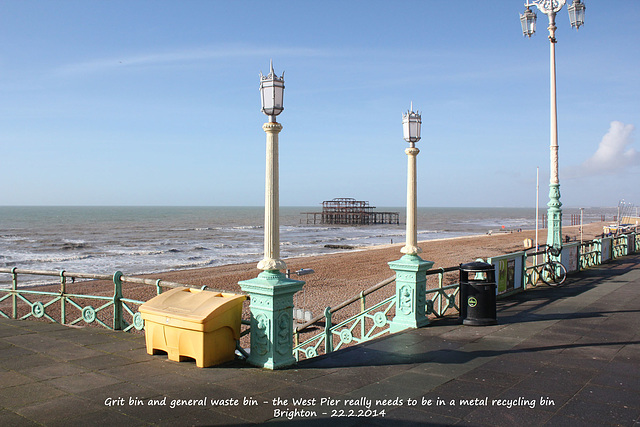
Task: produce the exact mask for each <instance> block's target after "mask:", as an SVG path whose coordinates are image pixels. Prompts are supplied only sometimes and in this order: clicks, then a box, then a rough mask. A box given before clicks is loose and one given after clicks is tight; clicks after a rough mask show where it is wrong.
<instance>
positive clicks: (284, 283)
mask: <svg viewBox="0 0 640 427" xmlns="http://www.w3.org/2000/svg"><path fill="white" fill-rule="evenodd" d="M304 283H305V282H303V281H300V280H292V279H287V277H286V276H285V275H284V274H282V273H281V272H280V271H279V270H267V271H263V272H262V273H260V274H259V275H258V277H256V278H255V279H250V280H244V281H241V282H239V285H240V288H241V289H242V290H243V291H244V292H247V293H248V294H249V298H250V299H251V304H250V306H249V308H250V310H251V351H250V353H249V357H248V359H247V362H249V363H250V364H252V365H254V366H258V367H261V368H266V369H279V368H284V367H286V366H290V365H293V364H295V363H296V359H295V357H293V294H295V293H296V292H298V291H299V290H300V289H302V286H303V285H304Z"/></svg>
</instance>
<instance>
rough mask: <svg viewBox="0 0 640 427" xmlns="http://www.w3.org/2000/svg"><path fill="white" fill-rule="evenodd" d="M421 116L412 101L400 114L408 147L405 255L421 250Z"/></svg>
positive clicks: (414, 253) (403, 250) (406, 152)
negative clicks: (418, 217)
mask: <svg viewBox="0 0 640 427" xmlns="http://www.w3.org/2000/svg"><path fill="white" fill-rule="evenodd" d="M421 124H422V117H421V116H420V114H419V113H417V112H414V111H413V103H411V110H410V111H408V112H407V113H406V114H403V116H402V126H403V132H404V140H405V141H407V142H408V143H409V148H407V149H405V150H404V152H405V154H406V155H407V159H408V164H407V237H406V244H405V246H404V247H403V248H402V249H400V252H402V253H403V254H407V255H416V254H419V253H420V252H422V249H420V248H419V247H418V229H417V226H416V222H417V212H416V211H417V202H418V194H417V189H418V180H417V172H416V163H417V162H416V160H417V157H418V153H420V150H419V149H418V148H417V147H416V142H418V141H419V140H420V127H421Z"/></svg>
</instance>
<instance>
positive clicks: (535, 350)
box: [0, 255, 640, 426]
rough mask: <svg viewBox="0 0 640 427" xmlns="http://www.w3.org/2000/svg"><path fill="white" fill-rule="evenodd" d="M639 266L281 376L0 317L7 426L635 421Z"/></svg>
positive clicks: (133, 338)
mask: <svg viewBox="0 0 640 427" xmlns="http://www.w3.org/2000/svg"><path fill="white" fill-rule="evenodd" d="M639 267H640V255H632V256H627V257H624V258H621V259H618V260H615V261H613V262H610V263H607V264H605V265H602V266H599V267H596V268H592V269H589V270H586V271H583V272H581V273H579V274H576V275H574V276H570V277H569V279H568V280H567V284H566V285H564V286H562V287H560V288H548V287H544V286H542V287H538V288H536V289H533V290H531V291H527V292H525V293H520V294H518V295H514V296H511V297H509V298H507V299H504V300H501V301H499V302H498V321H499V324H498V325H495V326H484V327H471V326H463V325H460V324H459V323H458V322H457V321H455V320H453V319H443V320H438V321H434V322H433V323H432V324H431V325H429V326H427V327H424V328H421V329H418V330H410V331H405V332H402V333H398V334H395V335H389V336H386V337H382V338H380V339H378V340H375V341H371V342H368V343H365V344H362V345H358V346H355V347H351V348H348V349H345V350H343V351H338V352H335V353H332V354H330V355H326V356H321V357H318V358H315V359H311V360H306V361H303V362H301V363H299V364H298V365H297V366H295V367H294V368H291V369H286V370H281V371H268V370H262V369H257V368H253V367H250V366H248V365H246V364H244V363H243V362H241V361H234V362H229V363H227V364H224V365H221V366H218V367H214V368H207V369H199V368H197V367H196V366H195V364H194V363H192V362H182V363H177V362H172V361H169V360H167V358H166V356H160V355H158V356H150V355H147V354H146V351H145V344H144V338H143V337H142V336H140V335H133V334H128V333H123V332H113V331H107V330H101V329H97V328H71V327H67V326H63V325H59V324H52V323H44V322H35V321H15V320H7V319H3V320H0V425H2V426H30V425H47V426H49V425H52V426H55V425H65V426H74V425H83V426H85V425H126V426H137V425H141V426H143V425H172V426H183V425H243V424H245V425H246V424H254V423H263V422H270V423H273V424H276V425H278V424H286V425H311V426H313V425H336V426H341V425H347V426H350V425H474V426H484V425H490V426H513V425H518V424H520V425H550V426H554V425H561V426H586V425H622V426H638V425H640V268H639ZM189 399H191V401H189ZM294 399H296V401H294ZM298 399H304V400H303V401H300V400H298ZM176 401H177V402H178V403H183V404H184V405H181V406H175V407H172V403H173V402H176ZM214 401H215V402H214ZM153 402H155V403H156V405H149V403H153ZM276 415H279V416H278V417H276ZM349 415H352V416H349ZM358 415H361V417H358ZM365 416H366V417H365ZM288 417H292V419H291V420H289V419H288Z"/></svg>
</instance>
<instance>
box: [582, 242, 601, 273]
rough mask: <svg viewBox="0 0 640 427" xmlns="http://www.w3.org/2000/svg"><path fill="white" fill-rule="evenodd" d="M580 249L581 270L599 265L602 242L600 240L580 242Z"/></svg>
mask: <svg viewBox="0 0 640 427" xmlns="http://www.w3.org/2000/svg"><path fill="white" fill-rule="evenodd" d="M579 251H580V252H579V257H580V258H579V268H580V270H584V269H585V268H589V267H593V266H595V265H598V259H599V257H600V244H599V243H598V242H596V241H593V240H590V241H588V242H583V243H581V244H580V248H579Z"/></svg>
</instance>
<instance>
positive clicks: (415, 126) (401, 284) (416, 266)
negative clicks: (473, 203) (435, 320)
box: [389, 103, 433, 332]
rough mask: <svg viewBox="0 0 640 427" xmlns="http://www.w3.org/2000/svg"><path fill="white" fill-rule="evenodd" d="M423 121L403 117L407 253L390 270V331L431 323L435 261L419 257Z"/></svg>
mask: <svg viewBox="0 0 640 427" xmlns="http://www.w3.org/2000/svg"><path fill="white" fill-rule="evenodd" d="M421 126H422V118H421V117H420V114H419V113H417V112H414V111H413V103H411V109H410V110H409V111H407V112H406V113H404V114H402V130H403V135H404V140H405V141H407V142H408V143H409V148H407V149H405V150H404V152H405V153H406V155H407V158H408V167H407V241H406V244H405V245H404V247H403V248H402V249H400V252H402V253H403V254H405V255H404V256H403V257H402V258H400V259H399V260H397V261H391V262H390V263H389V267H391V269H392V270H393V271H395V273H396V315H395V317H394V318H393V319H392V320H391V325H390V330H391V332H398V331H402V330H404V329H407V328H420V327H422V326H425V325H427V324H428V323H429V318H428V317H427V313H426V303H425V301H426V284H427V270H429V269H430V268H431V267H433V262H431V261H425V260H423V259H422V258H420V257H419V256H418V254H419V253H420V252H422V249H420V248H419V247H418V232H417V229H416V209H417V208H416V204H417V182H418V181H417V177H416V175H417V174H416V157H417V156H418V153H419V152H420V150H418V149H417V148H416V142H418V141H420V128H421Z"/></svg>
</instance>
